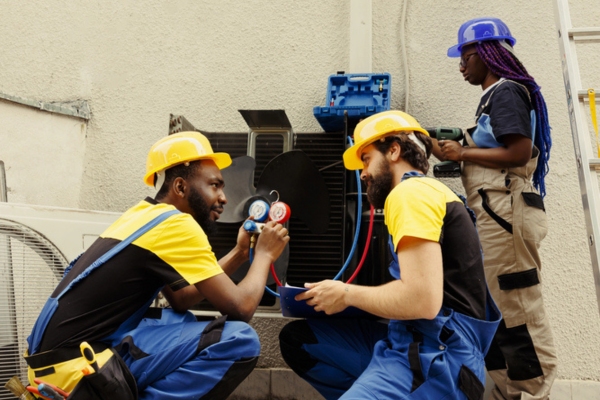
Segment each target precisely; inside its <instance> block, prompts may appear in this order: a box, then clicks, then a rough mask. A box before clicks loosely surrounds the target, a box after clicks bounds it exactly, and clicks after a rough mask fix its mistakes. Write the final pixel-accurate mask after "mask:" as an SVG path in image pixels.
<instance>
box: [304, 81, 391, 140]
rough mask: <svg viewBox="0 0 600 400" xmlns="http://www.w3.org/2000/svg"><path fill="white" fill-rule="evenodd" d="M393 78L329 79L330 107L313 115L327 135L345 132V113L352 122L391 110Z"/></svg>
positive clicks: (325, 107)
mask: <svg viewBox="0 0 600 400" xmlns="http://www.w3.org/2000/svg"><path fill="white" fill-rule="evenodd" d="M391 84H392V77H391V76H390V74H388V73H381V74H343V73H338V74H334V75H331V76H329V82H328V84H327V105H325V106H324V107H320V106H316V107H314V108H313V113H314V115H315V118H316V119H317V121H319V124H321V127H322V128H323V129H324V130H325V132H337V131H342V130H344V111H348V119H349V121H353V120H355V121H358V120H359V119H361V118H365V117H368V116H369V115H373V114H376V113H378V112H381V111H386V110H389V109H390V89H391Z"/></svg>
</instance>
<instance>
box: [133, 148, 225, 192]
mask: <svg viewBox="0 0 600 400" xmlns="http://www.w3.org/2000/svg"><path fill="white" fill-rule="evenodd" d="M198 160H212V161H213V162H214V163H215V165H216V166H217V168H219V169H225V168H227V167H229V166H230V165H231V163H232V161H231V156H230V155H229V154H227V153H213V154H207V155H203V156H201V157H197V158H193V159H189V160H186V161H183V162H181V163H179V164H183V163H184V162H192V161H198ZM179 164H174V165H171V166H170V167H169V168H173V167H174V166H175V165H179ZM157 172H158V171H152V172H149V173H147V174H146V176H144V183H145V184H146V185H148V186H154V174H155V173H157Z"/></svg>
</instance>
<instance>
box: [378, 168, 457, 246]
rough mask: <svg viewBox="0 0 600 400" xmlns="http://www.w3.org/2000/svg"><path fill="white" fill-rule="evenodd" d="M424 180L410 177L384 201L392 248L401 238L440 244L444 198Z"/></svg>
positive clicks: (444, 209) (444, 212)
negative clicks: (412, 238) (408, 237)
mask: <svg viewBox="0 0 600 400" xmlns="http://www.w3.org/2000/svg"><path fill="white" fill-rule="evenodd" d="M426 179H427V178H410V179H407V180H405V181H403V182H401V183H400V184H399V185H397V186H396V187H395V188H394V189H393V190H392V191H391V192H390V194H389V195H388V197H387V199H386V201H385V208H384V210H385V211H384V214H385V224H386V225H387V227H388V231H389V233H390V235H391V236H392V241H393V243H394V248H395V249H397V248H398V243H400V240H402V238H403V237H404V236H413V237H417V238H421V239H426V240H431V241H434V242H439V241H440V236H441V233H442V225H443V221H444V216H445V215H446V196H445V195H444V193H443V192H441V191H440V190H438V189H437V188H435V187H433V186H431V185H430V184H429V183H428V182H426V181H425V180H426Z"/></svg>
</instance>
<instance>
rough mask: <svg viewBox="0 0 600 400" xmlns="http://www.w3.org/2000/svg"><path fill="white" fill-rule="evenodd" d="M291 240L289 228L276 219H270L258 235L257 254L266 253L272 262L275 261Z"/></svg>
mask: <svg viewBox="0 0 600 400" xmlns="http://www.w3.org/2000/svg"><path fill="white" fill-rule="evenodd" d="M289 241H290V237H289V235H288V230H287V229H286V228H285V227H284V226H283V225H281V224H278V223H277V222H275V221H269V222H267V223H266V224H265V226H264V228H263V230H262V232H261V233H260V235H258V240H257V242H256V255H255V256H258V255H259V254H261V255H265V256H267V257H269V258H270V260H271V262H275V260H277V259H278V258H279V256H280V255H281V253H282V252H283V249H284V248H285V245H286V244H287V243H288V242H289ZM255 258H256V257H255Z"/></svg>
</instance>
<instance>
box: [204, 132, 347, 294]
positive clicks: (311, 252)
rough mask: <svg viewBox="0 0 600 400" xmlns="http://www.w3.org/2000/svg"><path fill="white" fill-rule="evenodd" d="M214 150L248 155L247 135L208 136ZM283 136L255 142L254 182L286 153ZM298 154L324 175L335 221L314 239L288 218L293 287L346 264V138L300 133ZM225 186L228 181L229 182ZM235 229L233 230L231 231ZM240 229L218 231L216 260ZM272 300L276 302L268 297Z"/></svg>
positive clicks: (261, 137)
mask: <svg viewBox="0 0 600 400" xmlns="http://www.w3.org/2000/svg"><path fill="white" fill-rule="evenodd" d="M206 136H207V137H208V138H209V140H210V142H211V144H212V147H213V150H214V151H224V152H227V153H229V154H230V155H231V157H232V158H235V157H240V156H243V155H246V153H247V143H248V135H247V134H243V133H207V134H206ZM282 143H283V139H282V136H281V135H267V134H262V135H259V136H258V137H257V141H256V170H255V175H254V180H255V183H256V181H257V180H258V177H260V173H261V172H262V170H263V169H264V167H265V166H266V164H267V163H268V162H269V161H270V160H271V159H272V158H274V157H275V156H277V155H278V154H281V152H282ZM294 148H295V149H300V150H303V151H304V152H305V153H306V154H307V155H308V156H309V157H310V159H311V160H312V161H313V162H314V163H315V165H316V166H317V168H318V169H319V170H320V171H321V173H322V176H323V178H324V180H325V184H326V186H327V188H328V189H329V196H330V201H331V217H330V223H329V229H328V230H327V232H326V233H325V234H319V235H317V234H313V233H311V232H310V231H309V230H308V228H307V227H306V225H305V224H304V223H303V222H302V221H300V220H299V219H296V218H294V216H293V215H294V210H292V218H291V219H290V232H292V235H293V240H292V241H291V242H290V260H289V268H288V271H287V277H280V279H286V280H287V282H288V283H289V284H291V285H302V284H303V283H304V282H315V281H318V280H322V279H331V278H333V277H334V276H335V274H336V273H337V272H338V271H339V269H340V268H341V266H342V264H343V261H344V232H343V220H344V212H345V208H344V179H345V169H344V167H343V165H342V164H341V160H342V154H343V152H344V149H345V144H344V136H343V134H342V133H341V132H340V133H327V134H324V133H301V134H297V135H296V143H295V145H294ZM225 184H226V185H227V182H226V183H225ZM230 225H233V226H230ZM238 228H239V225H236V224H221V225H220V227H219V232H218V233H217V234H216V235H213V236H211V237H210V241H211V244H212V246H213V250H214V251H215V254H216V255H217V257H220V256H222V255H224V254H225V253H226V252H227V251H229V250H230V249H231V248H232V247H233V246H234V245H235V237H236V235H235V232H237V229H238ZM264 300H265V301H266V300H272V297H269V298H267V297H265V299H264Z"/></svg>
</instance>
